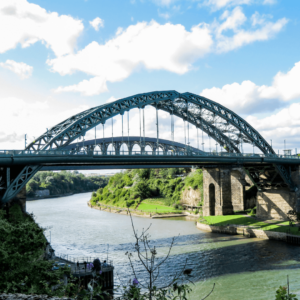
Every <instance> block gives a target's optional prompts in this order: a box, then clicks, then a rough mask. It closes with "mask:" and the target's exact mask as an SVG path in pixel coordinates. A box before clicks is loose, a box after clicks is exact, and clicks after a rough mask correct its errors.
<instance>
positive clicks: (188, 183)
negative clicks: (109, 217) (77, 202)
mask: <svg viewBox="0 0 300 300" xmlns="http://www.w3.org/2000/svg"><path fill="white" fill-rule="evenodd" d="M189 188H192V189H194V190H199V191H200V193H201V194H203V174H202V170H201V169H197V170H196V171H195V172H191V170H190V169H184V168H170V169H139V170H127V171H125V172H121V173H117V174H115V175H114V176H112V177H111V178H110V180H109V183H108V185H107V186H106V187H104V188H100V189H99V190H98V191H97V192H96V193H93V194H92V198H91V203H92V205H96V204H97V203H102V204H106V205H111V206H117V207H130V208H137V207H138V206H139V205H140V203H141V202H142V201H143V200H145V199H147V201H148V204H152V203H149V200H150V199H154V201H155V200H156V199H157V198H159V203H158V201H157V203H153V204H157V205H161V206H165V207H173V208H174V209H179V210H180V209H182V207H181V204H180V200H181V196H182V192H183V191H184V190H185V189H189ZM145 203H146V202H145ZM138 209H140V208H138ZM165 210H166V209H165ZM167 210H168V209H167ZM154 211H155V210H154Z"/></svg>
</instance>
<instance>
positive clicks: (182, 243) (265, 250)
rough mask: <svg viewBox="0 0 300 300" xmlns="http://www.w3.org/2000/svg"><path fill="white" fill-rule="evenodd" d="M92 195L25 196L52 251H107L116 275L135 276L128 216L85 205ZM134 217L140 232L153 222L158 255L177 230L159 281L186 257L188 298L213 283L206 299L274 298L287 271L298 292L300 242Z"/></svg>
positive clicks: (138, 268) (204, 291) (78, 254)
mask: <svg viewBox="0 0 300 300" xmlns="http://www.w3.org/2000/svg"><path fill="white" fill-rule="evenodd" d="M90 195H91V193H85V194H77V195H73V196H68V197H61V198H54V199H46V200H37V201H28V202H27V211H28V212H29V213H33V214H34V215H35V218H36V221H37V223H39V224H40V225H41V226H42V227H51V228H50V229H48V230H47V231H46V235H47V237H49V238H50V231H51V244H52V246H53V247H54V249H55V251H56V253H63V254H68V255H70V256H73V257H81V256H93V257H95V256H99V258H100V260H101V261H102V260H103V259H106V257H108V259H109V260H113V264H114V266H115V271H116V272H115V273H116V274H118V276H119V278H121V279H122V280H124V279H126V280H128V279H130V278H133V276H132V275H131V274H132V272H131V269H130V266H129V263H128V258H127V256H126V255H125V252H126V251H133V242H134V236H133V232H132V227H131V222H130V218H129V217H128V216H124V215H118V214H113V213H108V212H103V211H99V210H95V209H91V208H90V207H88V206H87V201H88V200H89V198H90ZM133 222H134V226H135V228H136V229H137V230H138V231H139V232H141V230H142V229H143V228H147V227H148V226H149V225H150V224H151V227H150V230H149V232H150V235H151V243H153V245H154V244H155V245H156V247H157V252H158V259H161V258H162V257H163V256H164V255H165V254H166V253H167V251H168V249H169V248H168V246H169V244H170V243H171V241H172V238H173V237H174V236H177V238H176V242H175V245H174V247H173V248H172V251H171V255H170V257H169V259H168V260H167V262H166V264H165V268H163V269H162V270H161V273H160V276H159V278H158V284H164V283H166V282H167V281H168V280H169V279H170V278H171V275H172V274H174V273H175V272H176V271H178V270H180V268H182V267H183V266H184V264H185V261H186V259H187V261H188V262H187V266H186V268H191V269H193V271H192V274H191V277H190V278H189V279H190V280H192V281H193V282H194V285H193V286H192V289H193V292H192V293H191V295H190V299H193V300H194V299H195V300H198V299H199V300H200V299H202V298H203V297H204V295H205V294H207V293H208V292H209V291H210V289H211V288H212V286H213V283H215V284H216V285H215V289H214V292H213V293H212V294H211V296H209V297H208V298H207V299H209V300H217V299H218V300H247V299H264V300H266V299H267V300H269V299H270V300H271V299H275V291H276V289H277V288H278V287H279V286H280V285H285V284H286V276H287V275H289V279H290V290H292V291H293V292H294V293H296V294H297V295H298V296H299V295H300V262H299V261H300V251H299V250H300V248H299V247H297V246H291V245H288V244H285V243H281V242H277V241H265V240H259V239H255V238H251V239H247V238H244V237H241V236H230V235H221V234H216V233H207V232H204V231H201V230H199V229H197V228H196V226H195V221H187V220H180V219H178V218H177V219H176V218H174V219H148V218H141V217H133ZM179 234H180V235H179ZM108 245H109V246H108ZM136 271H137V275H138V278H139V279H140V280H143V278H145V276H146V274H145V272H144V270H143V268H142V267H141V266H140V265H139V264H136ZM116 282H118V278H116Z"/></svg>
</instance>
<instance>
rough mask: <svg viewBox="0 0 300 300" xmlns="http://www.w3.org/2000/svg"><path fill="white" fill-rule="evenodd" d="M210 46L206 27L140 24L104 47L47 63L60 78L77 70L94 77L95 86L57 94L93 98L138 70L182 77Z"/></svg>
mask: <svg viewBox="0 0 300 300" xmlns="http://www.w3.org/2000/svg"><path fill="white" fill-rule="evenodd" d="M212 43H213V42H212V38H211V35H210V30H209V28H208V26H207V25H206V24H199V25H197V26H194V27H192V29H191V31H187V30H186V29H185V28H184V26H182V25H173V24H170V23H167V24H165V25H160V24H158V23H157V22H155V21H152V22H150V23H146V22H141V23H137V24H136V25H131V26H129V27H128V28H127V29H121V30H118V32H117V34H116V36H115V37H114V38H113V39H111V40H109V41H108V42H107V43H105V44H104V45H100V44H98V43H97V42H92V43H90V44H89V45H87V46H86V47H85V48H84V49H83V50H81V51H79V52H78V53H76V54H69V55H67V56H64V57H59V58H56V59H52V60H48V61H47V63H48V64H49V65H50V66H51V67H52V70H53V71H55V72H58V73H59V74H61V75H66V74H72V73H73V72H75V71H81V72H84V73H86V74H89V75H91V76H95V78H97V79H94V81H97V87H96V85H94V84H93V83H92V82H91V80H90V83H89V82H87V81H83V82H81V83H79V84H78V85H73V86H70V87H64V88H63V87H60V88H58V89H57V92H61V91H69V90H72V91H80V92H82V93H84V94H86V95H88V94H89V95H95V94H98V93H100V92H102V91H105V90H106V82H116V81H120V80H123V79H125V78H127V77H128V76H130V74H131V73H132V72H133V71H134V70H135V69H137V68H139V67H144V68H146V69H149V70H167V71H170V72H174V73H177V74H184V73H186V72H187V71H189V70H190V69H191V67H192V63H193V62H194V61H195V60H196V59H197V58H199V57H202V56H203V55H205V54H206V53H208V52H209V51H210V48H211V45H212Z"/></svg>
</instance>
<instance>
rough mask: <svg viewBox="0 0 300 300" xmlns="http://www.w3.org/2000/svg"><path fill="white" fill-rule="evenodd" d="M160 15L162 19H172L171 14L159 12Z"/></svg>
mask: <svg viewBox="0 0 300 300" xmlns="http://www.w3.org/2000/svg"><path fill="white" fill-rule="evenodd" d="M158 15H159V16H160V17H161V18H164V19H166V20H167V19H170V14H169V13H167V12H166V13H161V12H159V11H158Z"/></svg>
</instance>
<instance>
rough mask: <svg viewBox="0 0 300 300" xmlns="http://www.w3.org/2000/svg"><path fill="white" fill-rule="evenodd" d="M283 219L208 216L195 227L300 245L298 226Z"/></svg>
mask: <svg viewBox="0 0 300 300" xmlns="http://www.w3.org/2000/svg"><path fill="white" fill-rule="evenodd" d="M286 223H288V222H283V221H276V220H273V221H272V222H270V221H265V222H264V221H261V220H257V219H256V218H255V217H250V216H243V215H230V216H209V217H203V218H202V220H199V221H198V222H197V228H199V229H201V230H204V231H208V232H214V233H223V234H230V235H243V236H246V237H255V238H259V239H265V240H278V241H284V242H287V243H292V244H297V245H300V231H299V229H300V228H299V227H296V226H293V227H291V226H289V225H287V224H286Z"/></svg>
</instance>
